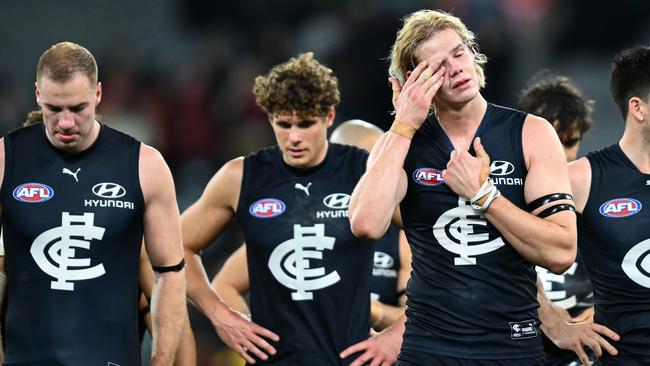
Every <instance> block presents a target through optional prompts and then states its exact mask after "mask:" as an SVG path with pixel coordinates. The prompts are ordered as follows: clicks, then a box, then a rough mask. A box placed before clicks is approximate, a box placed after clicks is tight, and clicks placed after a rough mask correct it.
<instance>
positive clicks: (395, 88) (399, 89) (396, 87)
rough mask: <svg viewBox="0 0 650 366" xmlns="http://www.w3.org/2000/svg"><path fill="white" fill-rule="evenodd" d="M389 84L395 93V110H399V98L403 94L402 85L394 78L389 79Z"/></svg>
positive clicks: (393, 99)
mask: <svg viewBox="0 0 650 366" xmlns="http://www.w3.org/2000/svg"><path fill="white" fill-rule="evenodd" d="M388 82H389V83H390V88H391V90H392V91H393V98H392V101H393V108H397V98H399V95H400V93H401V92H402V85H401V84H400V83H399V80H397V78H396V77H394V76H391V77H389V78H388Z"/></svg>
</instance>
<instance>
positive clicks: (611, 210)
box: [598, 198, 642, 218]
mask: <svg viewBox="0 0 650 366" xmlns="http://www.w3.org/2000/svg"><path fill="white" fill-rule="evenodd" d="M641 207H642V205H641V202H639V201H637V200H635V199H634V198H614V199H613V200H609V201H607V202H605V203H603V204H602V205H601V206H600V209H598V211H599V212H600V214H601V215H603V216H605V217H614V218H620V217H628V216H632V215H634V214H637V213H638V212H639V211H641Z"/></svg>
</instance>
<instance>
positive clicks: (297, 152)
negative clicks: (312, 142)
mask: <svg viewBox="0 0 650 366" xmlns="http://www.w3.org/2000/svg"><path fill="white" fill-rule="evenodd" d="M287 151H288V152H289V155H291V157H292V158H299V157H301V156H302V155H303V154H304V153H305V149H295V148H288V149H287Z"/></svg>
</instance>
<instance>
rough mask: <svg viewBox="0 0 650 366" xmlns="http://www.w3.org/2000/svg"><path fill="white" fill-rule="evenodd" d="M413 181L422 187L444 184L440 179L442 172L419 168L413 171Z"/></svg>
mask: <svg viewBox="0 0 650 366" xmlns="http://www.w3.org/2000/svg"><path fill="white" fill-rule="evenodd" d="M413 180H414V181H415V183H417V184H421V185H423V186H437V185H440V184H442V183H444V182H445V181H444V180H443V179H442V172H441V171H440V170H438V169H433V168H420V169H418V170H416V171H414V172H413Z"/></svg>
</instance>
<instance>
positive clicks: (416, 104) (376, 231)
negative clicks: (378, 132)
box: [349, 62, 445, 240]
mask: <svg viewBox="0 0 650 366" xmlns="http://www.w3.org/2000/svg"><path fill="white" fill-rule="evenodd" d="M444 74H445V67H444V66H441V63H437V64H432V65H427V63H426V62H421V63H420V64H419V65H418V66H417V67H416V68H415V69H414V70H413V72H412V73H411V74H410V75H409V77H408V80H407V81H406V83H404V86H400V85H399V82H397V80H396V79H394V78H392V79H391V84H392V88H393V100H394V105H395V122H394V125H395V124H400V125H401V126H408V127H407V128H410V129H412V130H413V131H414V130H417V129H418V128H420V126H421V125H422V123H423V122H424V120H425V119H426V117H427V115H428V114H429V112H430V110H431V103H432V100H433V97H434V96H435V94H436V93H437V91H438V89H439V88H440V86H441V85H442V83H443V81H444V79H445V76H444ZM418 80H421V81H422V82H417V81H418ZM410 146H411V140H410V139H409V138H406V137H404V136H402V135H400V134H397V133H395V132H393V131H388V132H386V133H385V134H384V135H382V137H380V138H379V140H378V141H377V142H376V143H375V146H374V147H373V149H372V152H371V153H370V157H369V158H368V167H367V169H366V173H365V174H364V175H363V177H361V180H360V181H359V183H358V184H357V186H356V187H355V188H354V192H352V200H351V201H350V210H349V213H350V225H351V228H352V232H353V233H354V235H356V236H358V237H362V238H370V239H375V240H376V239H379V238H380V237H381V236H382V235H384V233H385V232H386V230H387V229H388V225H389V223H390V220H391V217H392V216H393V213H394V212H395V207H397V205H398V204H399V203H400V202H401V201H402V199H404V196H405V195H406V189H407V178H406V173H405V172H404V170H403V169H402V166H403V165H404V159H405V158H406V154H407V153H408V150H409V147H410ZM377 197H381V199H377Z"/></svg>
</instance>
